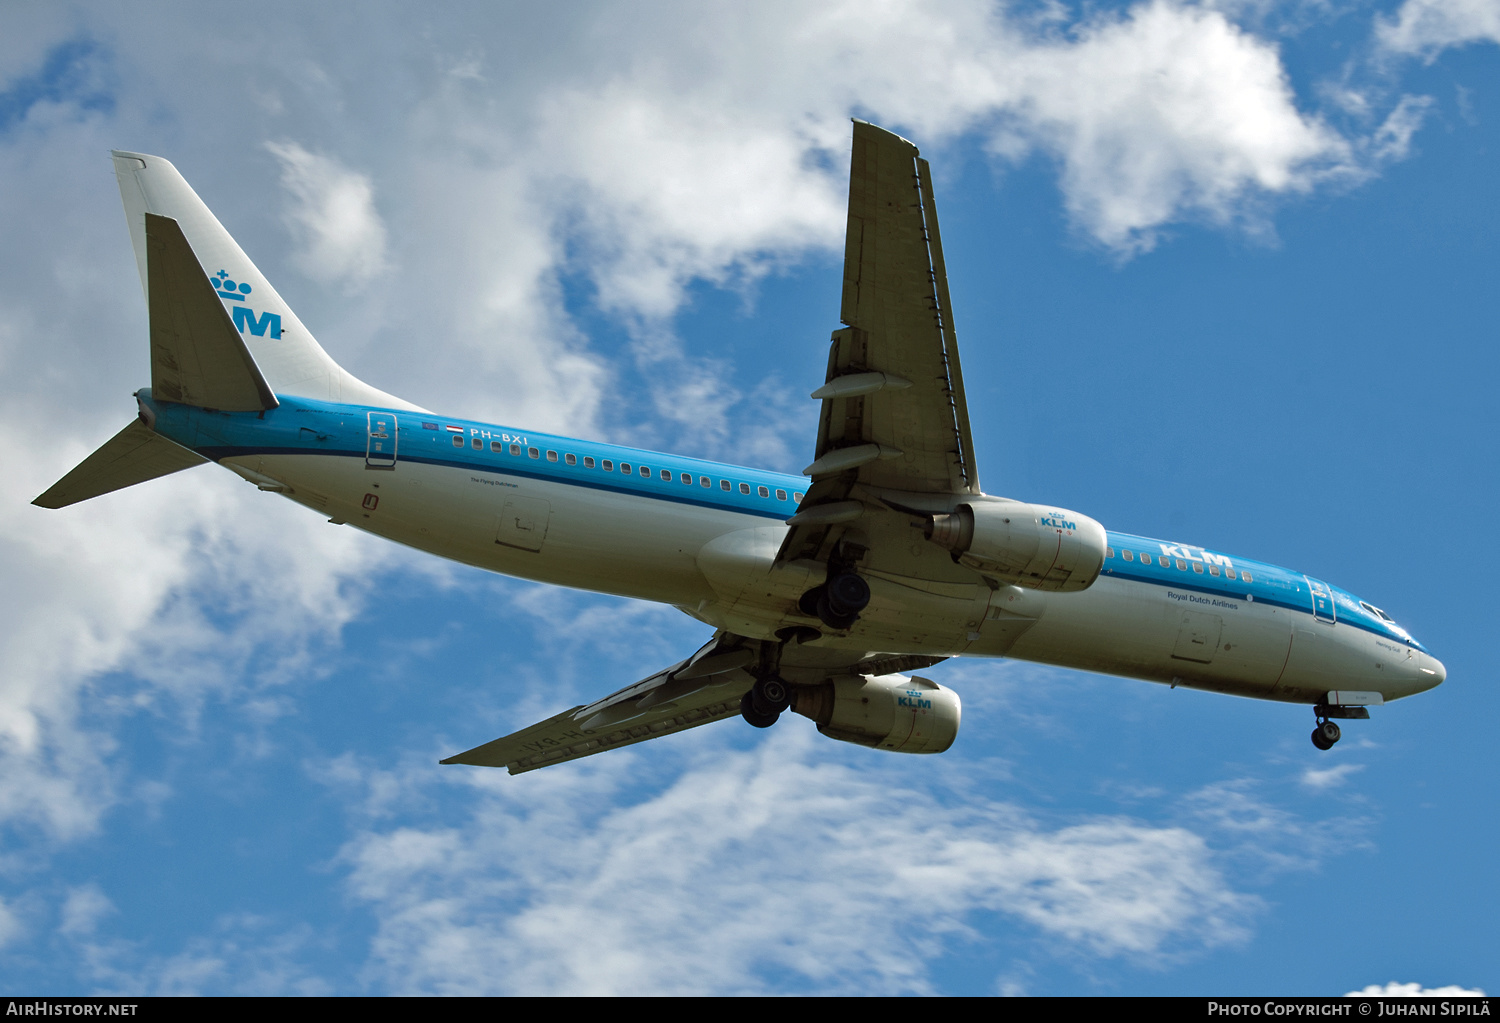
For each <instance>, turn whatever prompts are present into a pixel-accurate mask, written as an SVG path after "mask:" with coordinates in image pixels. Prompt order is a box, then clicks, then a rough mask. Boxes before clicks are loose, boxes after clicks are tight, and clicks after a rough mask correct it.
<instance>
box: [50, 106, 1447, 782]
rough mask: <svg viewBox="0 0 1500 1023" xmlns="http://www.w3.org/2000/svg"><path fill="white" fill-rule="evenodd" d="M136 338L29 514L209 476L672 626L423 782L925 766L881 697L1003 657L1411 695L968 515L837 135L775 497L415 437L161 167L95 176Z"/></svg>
mask: <svg viewBox="0 0 1500 1023" xmlns="http://www.w3.org/2000/svg"><path fill="white" fill-rule="evenodd" d="M112 155H113V160H114V168H115V174H116V177H117V179H118V181H119V186H120V192H121V196H122V199H123V202H124V206H125V212H126V217H127V220H128V223H129V227H130V238H131V243H132V246H133V248H134V251H135V258H136V264H137V268H138V269H139V271H140V275H141V285H142V288H143V290H144V292H145V296H146V304H147V307H148V312H149V318H150V329H149V333H150V350H151V386H150V387H149V388H144V389H141V390H139V391H137V392H136V393H135V398H136V404H137V416H136V418H135V419H134V420H132V421H131V422H130V424H129V425H128V426H126V427H125V428H124V429H123V430H121V431H120V432H119V433H118V434H116V435H115V436H114V437H113V438H112V439H110V440H109V441H107V442H106V443H105V444H104V445H103V446H102V447H100V448H99V449H98V450H97V451H96V452H94V453H93V454H92V455H90V456H89V457H88V458H87V459H85V460H84V461H83V462H82V463H80V464H79V465H78V466H77V467H76V468H75V469H74V470H73V471H72V472H70V473H68V474H67V475H66V476H64V477H63V478H62V479H61V480H60V481H59V482H58V483H57V484H55V485H54V486H53V487H51V488H50V489H49V490H48V491H47V492H46V493H44V494H42V495H41V496H40V497H38V498H36V500H35V501H34V502H33V503H34V504H37V505H40V506H41V507H44V508H61V507H64V506H67V505H71V504H75V503H77V502H79V501H84V500H88V499H90V498H94V497H98V496H100V495H102V494H106V493H110V492H112V491H115V490H119V489H121V488H123V487H128V486H132V485H134V484H137V483H142V482H145V481H147V480H150V479H155V478H157V477H160V476H165V475H167V474H170V473H174V472H178V471H181V470H184V469H188V468H192V467H194V466H197V465H201V464H203V463H204V462H209V461H213V462H217V463H219V464H220V465H222V466H224V467H225V468H227V469H229V470H231V471H233V472H235V473H237V474H238V475H239V476H241V477H243V478H244V479H245V480H248V481H249V482H250V483H252V484H253V485H255V486H256V487H257V488H259V489H260V490H263V491H267V492H270V493H275V494H280V495H282V496H283V497H286V498H289V499H291V500H293V501H295V502H297V503H298V504H301V505H304V506H306V507H308V508H311V509H312V510H314V511H315V512H317V513H318V514H320V515H326V516H327V517H328V521H329V522H332V523H335V524H338V525H348V526H353V527H355V528H357V529H362V530H365V531H367V532H369V533H373V534H375V535H377V536H381V537H385V538H386V539H389V540H394V541H396V542H398V543H402V544H406V545H408V546H410V547H415V548H418V549H420V550H423V551H428V552H431V553H433V554H436V555H439V556H442V557H445V558H450V559H452V560H455V561H459V562H463V563H465V564H469V565H475V566H478V567H480V568H483V569H488V570H491V571H495V572H500V573H503V574H505V575H510V576H516V577H520V578H524V579H533V580H538V581H541V582H547V583H554V584H557V585H561V586H569V587H575V588H578V589H584V590H593V591H598V592H603V593H611V594H616V595H619V596H624V597H632V598H636V599H640V600H650V601H658V602H661V603H665V604H670V605H673V606H675V607H677V608H679V609H680V610H681V611H683V612H684V613H686V614H688V615H690V616H692V617H693V618H695V619H697V620H698V621H700V622H702V623H704V624H705V625H706V626H709V627H711V629H712V630H713V632H712V636H711V637H710V638H709V640H708V641H707V642H706V643H705V644H704V645H703V646H702V647H701V648H700V649H699V650H697V651H696V652H694V653H693V654H691V655H690V656H688V657H686V658H684V659H683V660H681V661H678V662H677V663H676V664H673V665H671V666H669V667H667V668H665V669H663V670H661V671H659V672H657V673H655V674H653V675H651V676H649V677H647V678H645V679H642V680H641V681H639V682H636V683H634V684H633V685H629V686H627V687H625V688H623V689H620V690H619V691H617V692H615V693H612V694H610V695H609V696H606V697H604V698H603V699H600V700H597V701H595V702H593V703H590V704H586V705H583V706H578V707H573V708H571V709H569V710H566V711H563V712H562V713H559V714H557V715H554V716H553V717H551V718H548V719H547V720H545V721H541V722H539V723H537V724H534V725H532V726H530V727H529V728H524V729H522V730H520V731H518V732H515V733H513V734H511V735H506V736H503V737H501V738H498V739H495V740H494V741H492V742H486V743H484V744H482V745H479V746H475V747H474V748H472V749H469V750H467V751H465V752H462V753H459V754H457V755H455V756H451V757H449V758H447V759H445V760H443V761H441V762H442V763H444V764H470V765H478V766H493V767H502V766H503V767H505V768H507V769H508V770H509V771H510V773H512V774H520V773H523V772H526V771H532V770H536V769H538V768H541V767H546V766H550V765H555V764H560V763H564V762H566V761H571V760H576V759H578V758H580V757H586V756H591V755H593V754H596V753H600V752H604V751H606V750H611V749H615V748H618V747H622V746H627V745H631V744H633V743H638V742H643V741H645V740H647V739H652V738H656V737H659V736H664V735H669V734H672V733H674V732H680V731H683V730H685V729H689V728H694V727H697V726H699V725H705V724H708V723H710V722H714V721H719V720H722V719H725V718H731V717H741V718H743V719H744V720H745V721H747V722H748V723H749V724H751V725H754V726H756V727H758V728H768V727H770V726H771V725H773V724H775V723H776V722H777V720H778V719H779V718H780V716H781V715H782V714H783V713H784V712H786V711H788V710H790V711H792V712H794V713H796V714H800V715H802V716H804V717H808V718H811V719H812V720H813V721H814V722H815V723H816V725H817V728H818V730H819V731H820V732H821V733H822V734H824V735H826V736H828V737H830V738H832V739H837V740H840V741H844V742H851V743H856V744H859V745H862V746H866V747H872V748H877V749H884V750H891V751H896V752H903V753H941V752H943V751H944V750H946V749H948V748H949V747H950V746H951V745H952V744H953V742H954V740H955V738H956V736H957V734H958V729H959V724H960V719H961V711H962V705H961V701H960V699H959V697H958V694H957V693H955V692H953V691H952V690H951V689H948V688H946V687H944V686H941V685H938V684H937V683H936V682H933V681H931V680H930V679H927V678H924V677H922V676H920V675H915V674H909V673H911V672H915V671H919V670H923V669H926V668H929V667H931V666H932V665H935V664H937V663H938V662H940V661H943V660H945V659H947V658H950V657H991V658H999V657H1010V658H1019V659H1024V660H1028V661H1035V662H1041V663H1044V664H1052V665H1060V666H1064V667H1068V668H1077V669H1083V670H1086V671H1091V672H1100V673H1105V674H1110V675H1118V676H1125V677H1130V678H1136V679H1144V680H1147V681H1151V682H1158V683H1162V684H1165V685H1170V686H1172V687H1174V688H1175V687H1177V686H1185V687H1188V688H1193V689H1202V690H1210V691H1214V692H1220V693H1227V694H1232V695H1237V696H1243V697H1252V698H1256V699H1262V700H1275V701H1281V702H1285V703H1293V704H1298V703H1300V704H1304V705H1309V706H1311V707H1312V708H1313V713H1314V721H1315V725H1316V727H1315V728H1314V730H1313V733H1312V742H1313V744H1314V745H1315V746H1316V747H1317V748H1318V749H1320V750H1327V749H1329V748H1330V747H1332V745H1333V744H1334V743H1335V742H1337V741H1338V740H1339V738H1340V734H1341V733H1340V729H1339V725H1338V723H1337V722H1338V721H1339V720H1348V719H1364V718H1368V717H1369V708H1370V707H1372V706H1380V705H1382V704H1384V703H1387V702H1390V701H1392V700H1396V699H1400V698H1402V697H1405V696H1410V695H1413V694H1415V693H1420V692H1423V691H1425V690H1428V689H1431V688H1433V687H1435V686H1437V685H1439V684H1440V683H1442V682H1443V680H1444V679H1445V678H1446V676H1447V672H1446V670H1445V669H1444V667H1443V665H1442V663H1441V662H1440V661H1438V660H1437V659H1436V658H1434V657H1433V656H1432V655H1431V654H1430V653H1429V652H1428V651H1427V649H1426V648H1425V647H1424V646H1423V645H1422V644H1421V643H1419V642H1417V640H1416V639H1414V638H1413V637H1412V636H1411V635H1410V634H1409V633H1408V632H1407V631H1406V630H1405V629H1403V628H1402V627H1401V626H1399V625H1398V624H1397V623H1396V622H1395V621H1394V620H1392V618H1391V616H1390V615H1388V614H1386V613H1385V612H1384V611H1382V610H1381V609H1380V608H1378V607H1376V606H1375V605H1373V604H1371V603H1368V602H1366V601H1363V600H1360V599H1359V598H1357V597H1355V596H1354V595H1353V594H1351V593H1349V592H1347V591H1345V590H1342V589H1340V588H1338V587H1336V586H1332V585H1329V584H1328V583H1326V582H1323V581H1322V580H1319V579H1315V578H1312V577H1311V576H1308V575H1305V574H1303V573H1300V572H1295V571H1292V570H1289V569H1285V568H1279V567H1277V566H1275V565H1271V564H1267V563H1265V562H1261V561H1255V560H1251V559H1248V558H1241V557H1239V556H1237V555H1236V556H1231V555H1229V554H1225V553H1222V552H1220V551H1217V550H1212V549H1210V548H1206V547H1201V546H1197V545H1193V544H1187V543H1181V542H1176V541H1173V542H1167V541H1162V540H1156V539H1151V538H1148V537H1143V536H1135V535H1132V534H1128V533H1121V532H1115V531H1110V530H1106V529H1105V528H1104V527H1103V526H1102V525H1100V523H1098V522H1097V521H1095V520H1094V519H1092V518H1089V517H1088V516H1086V515H1082V514H1080V513H1078V512H1075V511H1070V510H1067V509H1064V508H1059V507H1056V506H1054V505H1050V504H1046V503H1032V502H1026V501H1020V500H1014V499H1011V498H1005V497H996V496H991V495H989V494H986V493H985V492H984V491H983V490H981V489H980V485H979V477H978V472H977V458H976V454H975V451H974V442H973V437H972V433H971V430H970V425H969V410H968V405H967V402H966V399H965V396H964V385H963V374H962V371H961V368H960V364H959V353H958V347H957V344H956V341H955V337H954V325H953V314H952V303H951V301H950V299H949V294H948V280H947V272H946V268H945V265H944V262H943V247H942V240H941V236H940V234H939V230H938V219H937V209H936V205H935V202H934V198H933V190H932V173H931V168H930V167H929V165H928V162H927V161H926V160H925V159H923V158H922V157H921V155H920V154H919V152H918V150H917V147H916V146H915V145H913V144H912V143H911V142H909V141H907V140H906V139H904V138H902V137H900V136H899V135H896V134H894V133H892V132H889V131H886V130H884V129H882V128H879V127H876V126H875V125H872V124H869V123H867V122H864V121H859V120H855V121H854V128H853V150H852V157H851V168H850V184H849V218H848V231H847V236H846V241H845V250H844V252H845V254H844V284H843V294H842V302H841V305H840V310H839V319H840V321H841V322H842V324H843V326H842V327H841V328H839V329H837V330H834V331H833V333H832V338H831V342H830V345H829V351H828V371H827V375H826V378H825V380H824V382H823V383H822V385H821V386H819V387H817V388H816V389H815V390H813V391H812V394H811V396H812V398H813V399H815V400H817V401H819V402H820V403H821V417H820V419H819V424H818V434H817V439H816V446H815V449H814V457H813V459H812V461H811V463H810V464H809V465H808V466H807V467H806V468H805V469H804V470H803V475H802V476H789V475H785V474H783V473H777V472H769V471H766V470H762V469H753V468H747V467H743V466H737V465H726V464H720V463H715V462H710V461H705V460H702V459H697V458H688V457H684V456H680V455H673V454H666V453H662V452H656V451H646V450H638V449H634V448H628V447H621V446H619V445H613V444H605V443H599V442H595V441H587V440H579V439H575V438H569V437H562V436H557V435H553V434H546V433H540V432H537V431H532V430H527V429H525V428H524V427H517V426H510V425H495V424H490V423H481V422H476V421H473V420H469V419H464V418H461V417H453V416H448V415H441V414H438V413H434V412H430V411H428V410H427V409H425V408H422V407H420V406H417V405H414V404H412V403H410V402H408V401H404V400H402V399H400V398H397V397H395V396H393V395H390V394H387V393H386V392H384V391H381V390H378V389H376V388H374V387H372V386H370V385H368V384H366V383H364V382H363V381H361V380H358V379H357V378H355V377H354V376H352V375H351V374H350V373H348V372H347V371H346V370H344V369H343V368H342V367H341V366H339V365H338V364H337V363H335V362H334V361H333V359H332V358H330V357H329V355H328V354H327V352H325V351H324V350H323V348H322V347H321V346H320V345H319V344H318V342H317V341H316V340H315V339H314V337H313V335H312V333H311V332H310V331H309V330H308V329H307V327H306V326H304V325H303V323H302V321H301V320H299V319H298V318H297V316H296V314H295V313H294V312H292V310H291V308H290V307H289V306H287V304H286V303H285V302H284V301H282V299H281V297H280V296H279V295H278V294H277V292H276V290H275V289H274V288H273V287H272V286H271V284H270V282H269V281H267V280H266V279H265V277H263V276H262V275H261V273H260V271H259V270H258V269H256V267H255V265H254V264H253V263H251V262H250V260H249V258H248V257H247V256H246V255H245V253H244V252H243V251H242V250H241V249H240V247H239V246H238V245H237V244H236V243H235V241H234V239H233V238H231V237H230V235H229V232H228V231H226V230H225V229H224V227H223V226H222V225H221V224H220V223H219V221H218V220H217V219H216V218H215V217H214V215H213V214H212V213H211V212H210V211H209V209H208V207H207V206H206V205H205V204H204V203H203V201H202V200H201V199H199V197H198V196H197V194H196V193H195V192H194V191H193V190H192V188H191V187H189V185H188V184H187V182H186V181H185V180H184V179H183V177H182V175H181V174H179V173H178V171H177V169H176V168H175V167H173V166H172V164H171V163H169V162H168V161H166V160H164V159H161V158H160V157H156V156H147V155H143V154H139V153H128V152H119V151H117V152H114V153H113V154H112Z"/></svg>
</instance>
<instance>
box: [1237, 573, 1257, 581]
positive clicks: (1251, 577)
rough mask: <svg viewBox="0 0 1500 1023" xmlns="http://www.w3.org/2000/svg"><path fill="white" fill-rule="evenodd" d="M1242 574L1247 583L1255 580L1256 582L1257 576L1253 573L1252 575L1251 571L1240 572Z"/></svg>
mask: <svg viewBox="0 0 1500 1023" xmlns="http://www.w3.org/2000/svg"><path fill="white" fill-rule="evenodd" d="M1240 576H1241V577H1242V578H1243V579H1244V580H1245V582H1247V583H1253V582H1255V576H1253V575H1251V574H1250V573H1249V572H1241V573H1240Z"/></svg>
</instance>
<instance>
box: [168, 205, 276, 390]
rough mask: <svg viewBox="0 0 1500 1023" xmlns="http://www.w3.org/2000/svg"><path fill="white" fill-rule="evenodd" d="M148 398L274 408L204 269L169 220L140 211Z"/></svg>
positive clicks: (179, 229) (173, 222)
mask: <svg viewBox="0 0 1500 1023" xmlns="http://www.w3.org/2000/svg"><path fill="white" fill-rule="evenodd" d="M146 276H147V279H148V281H149V287H148V290H147V303H148V306H149V309H150V314H151V396H152V397H153V398H156V399H158V400H166V401H175V402H179V403H181V404H183V405H196V406H198V407H199V408H212V409H222V410H223V411H225V412H258V411H261V410H264V409H269V408H275V407H276V405H277V401H276V396H275V395H273V394H272V393H271V388H270V387H268V386H267V385H266V381H265V378H264V377H262V376H261V374H260V370H259V368H257V367H256V365H255V360H254V359H253V358H251V356H250V351H249V349H247V348H246V347H245V342H244V341H243V340H241V338H240V332H239V330H238V329H237V328H236V327H235V325H234V323H233V322H232V321H231V320H230V319H229V314H228V313H227V312H225V311H224V303H223V302H222V301H221V300H220V299H219V293H218V292H217V291H216V290H214V286H213V285H212V284H210V283H209V281H208V273H207V272H206V271H205V270H204V269H203V267H202V266H201V265H200V264H199V262H198V257H197V256H195V255H193V249H192V246H190V245H189V244H188V241H187V239H186V238H185V237H183V234H182V228H181V227H179V226H178V224H177V221H175V220H172V219H171V218H170V217H158V216H156V215H155V214H154V213H147V214H146Z"/></svg>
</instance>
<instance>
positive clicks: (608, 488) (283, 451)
mask: <svg viewBox="0 0 1500 1023" xmlns="http://www.w3.org/2000/svg"><path fill="white" fill-rule="evenodd" d="M195 450H197V452H198V453H199V454H201V455H203V457H205V458H208V459H211V460H212V461H215V462H221V461H223V460H225V459H233V458H245V457H247V456H250V455H307V456H310V457H314V458H357V459H359V460H360V461H364V458H365V453H364V451H362V450H361V451H349V450H347V449H344V450H340V449H329V448H298V447H293V448H285V447H282V448H269V447H212V448H209V447H200V448H197V449H195ZM403 463H415V464H421V465H437V466H442V467H444V468H448V469H461V470H463V471H465V472H482V473H487V474H490V475H493V476H519V477H521V478H523V479H533V480H539V481H541V482H543V483H557V484H560V485H562V486H569V487H583V488H585V489H588V490H599V491H604V492H606V493H614V494H621V495H624V496H626V497H639V498H643V499H646V500H650V501H670V502H672V503H673V504H686V505H692V506H695V507H699V508H709V509H712V510H713V511H721V512H734V513H736V514H739V515H754V516H759V517H761V518H770V519H775V520H776V521H777V522H785V521H786V520H787V519H788V518H790V517H791V515H792V511H794V510H795V506H793V509H792V511H788V510H785V509H781V508H776V509H765V508H755V507H745V506H741V505H731V504H724V503H722V502H720V501H707V500H704V499H703V498H701V497H699V496H698V494H697V493H695V492H693V491H689V490H688V487H687V485H686V484H682V483H678V482H677V480H676V479H675V477H674V479H673V481H672V485H673V486H680V487H681V488H682V490H681V491H680V492H678V493H672V492H670V491H668V490H665V489H663V490H661V491H651V490H646V489H643V488H632V487H622V486H620V485H619V484H617V483H613V482H605V481H606V480H608V479H609V475H610V474H606V473H603V472H600V470H597V469H582V467H581V466H579V467H578V468H580V469H582V471H583V472H598V473H599V478H598V479H589V478H573V477H567V478H559V477H557V476H553V475H550V474H545V473H539V472H528V471H526V470H524V469H511V468H508V467H503V466H495V465H485V464H482V463H481V464H475V463H471V462H458V461H454V460H453V459H441V458H427V457H423V456H408V455H406V454H401V455H400V456H399V457H398V458H397V459H396V465H401V464H403ZM569 468H573V467H572V466H569ZM662 468H666V466H662ZM642 479H643V480H644V477H642ZM652 479H655V477H652ZM660 482H665V481H664V480H663V481H660ZM746 482H748V481H746ZM698 489H700V490H704V492H706V493H710V494H717V493H724V492H723V491H718V490H714V491H708V490H706V489H705V488H698ZM783 489H784V488H783ZM724 496H725V497H729V496H731V495H730V494H728V493H724ZM732 496H735V497H740V498H742V499H746V500H750V499H752V498H748V497H747V496H746V495H744V494H735V495H732ZM760 500H770V501H772V502H775V499H774V498H760ZM775 503H778V504H779V503H780V502H775ZM787 503H788V504H790V503H791V502H787Z"/></svg>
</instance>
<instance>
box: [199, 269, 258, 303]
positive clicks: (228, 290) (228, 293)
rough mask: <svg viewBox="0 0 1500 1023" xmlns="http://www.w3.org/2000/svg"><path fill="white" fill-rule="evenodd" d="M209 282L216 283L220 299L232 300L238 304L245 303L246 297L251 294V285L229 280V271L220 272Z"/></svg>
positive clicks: (215, 286)
mask: <svg viewBox="0 0 1500 1023" xmlns="http://www.w3.org/2000/svg"><path fill="white" fill-rule="evenodd" d="M209 280H211V281H213V282H214V290H215V291H217V292H218V293H219V297H220V298H232V299H234V300H235V301H236V302H243V301H245V296H246V295H248V294H250V285H248V284H236V283H235V282H234V281H231V280H230V279H229V271H228V270H220V271H219V272H218V273H216V274H214V275H213V276H212V277H210V278H209Z"/></svg>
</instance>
